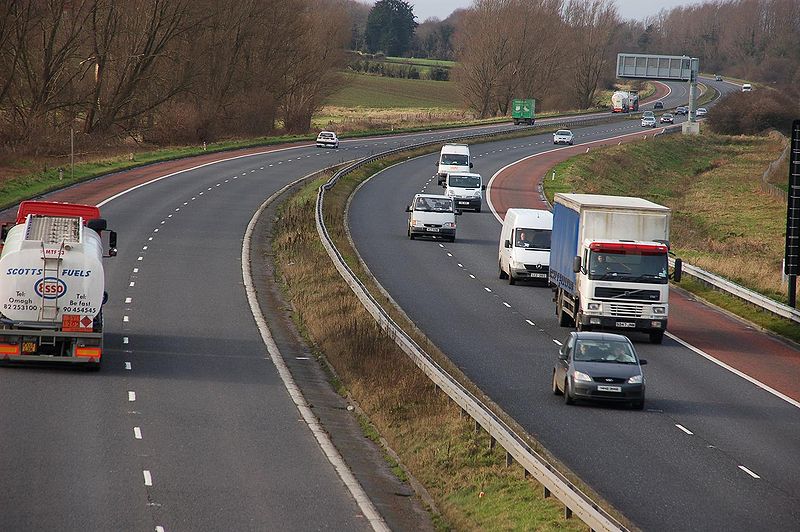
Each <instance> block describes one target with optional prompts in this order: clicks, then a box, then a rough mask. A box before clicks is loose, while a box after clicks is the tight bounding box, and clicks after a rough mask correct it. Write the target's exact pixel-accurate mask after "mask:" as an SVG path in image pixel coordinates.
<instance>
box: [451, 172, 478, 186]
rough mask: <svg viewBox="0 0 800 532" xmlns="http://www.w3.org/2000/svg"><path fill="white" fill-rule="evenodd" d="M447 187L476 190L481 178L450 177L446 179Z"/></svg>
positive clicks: (467, 176) (468, 176)
mask: <svg viewBox="0 0 800 532" xmlns="http://www.w3.org/2000/svg"><path fill="white" fill-rule="evenodd" d="M447 183H448V186H450V187H457V188H478V187H479V186H481V178H480V177H478V176H471V175H452V174H451V175H450V176H449V177H448V178H447Z"/></svg>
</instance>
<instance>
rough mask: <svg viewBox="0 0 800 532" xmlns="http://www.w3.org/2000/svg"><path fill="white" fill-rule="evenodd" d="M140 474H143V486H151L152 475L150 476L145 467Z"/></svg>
mask: <svg viewBox="0 0 800 532" xmlns="http://www.w3.org/2000/svg"><path fill="white" fill-rule="evenodd" d="M142 474H143V475H144V485H145V486H152V485H153V477H152V475H150V471H148V470H147V469H145V470H144V471H142Z"/></svg>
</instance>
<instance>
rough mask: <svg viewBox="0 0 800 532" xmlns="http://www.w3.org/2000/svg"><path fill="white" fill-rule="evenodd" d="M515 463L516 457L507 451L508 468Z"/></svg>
mask: <svg viewBox="0 0 800 532" xmlns="http://www.w3.org/2000/svg"><path fill="white" fill-rule="evenodd" d="M513 463H514V457H513V456H511V453H510V452H508V451H506V467H508V466H510V465H511V464H513Z"/></svg>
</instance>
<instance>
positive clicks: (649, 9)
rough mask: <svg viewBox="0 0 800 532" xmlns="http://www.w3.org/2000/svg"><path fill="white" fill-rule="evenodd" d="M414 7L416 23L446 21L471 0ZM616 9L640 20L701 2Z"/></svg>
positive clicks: (641, 1) (632, 1)
mask: <svg viewBox="0 0 800 532" xmlns="http://www.w3.org/2000/svg"><path fill="white" fill-rule="evenodd" d="M407 1H408V3H409V4H411V5H413V6H414V14H415V15H416V16H417V22H424V21H425V19H427V18H430V17H437V18H440V19H446V18H447V17H448V16H449V15H450V13H452V12H453V11H455V10H456V9H458V8H460V7H469V6H470V4H472V0H407ZM615 2H616V4H617V9H618V10H619V12H620V15H621V16H622V18H624V19H629V18H633V19H637V20H641V19H643V18H645V17H649V16H653V15H655V14H657V13H658V12H659V11H661V10H662V9H670V8H673V7H677V6H681V5H689V4H701V3H703V0H615Z"/></svg>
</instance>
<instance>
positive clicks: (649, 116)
mask: <svg viewBox="0 0 800 532" xmlns="http://www.w3.org/2000/svg"><path fill="white" fill-rule="evenodd" d="M654 116H655V115H654V114H653V111H645V112H644V113H642V117H644V118H652V117H654Z"/></svg>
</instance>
